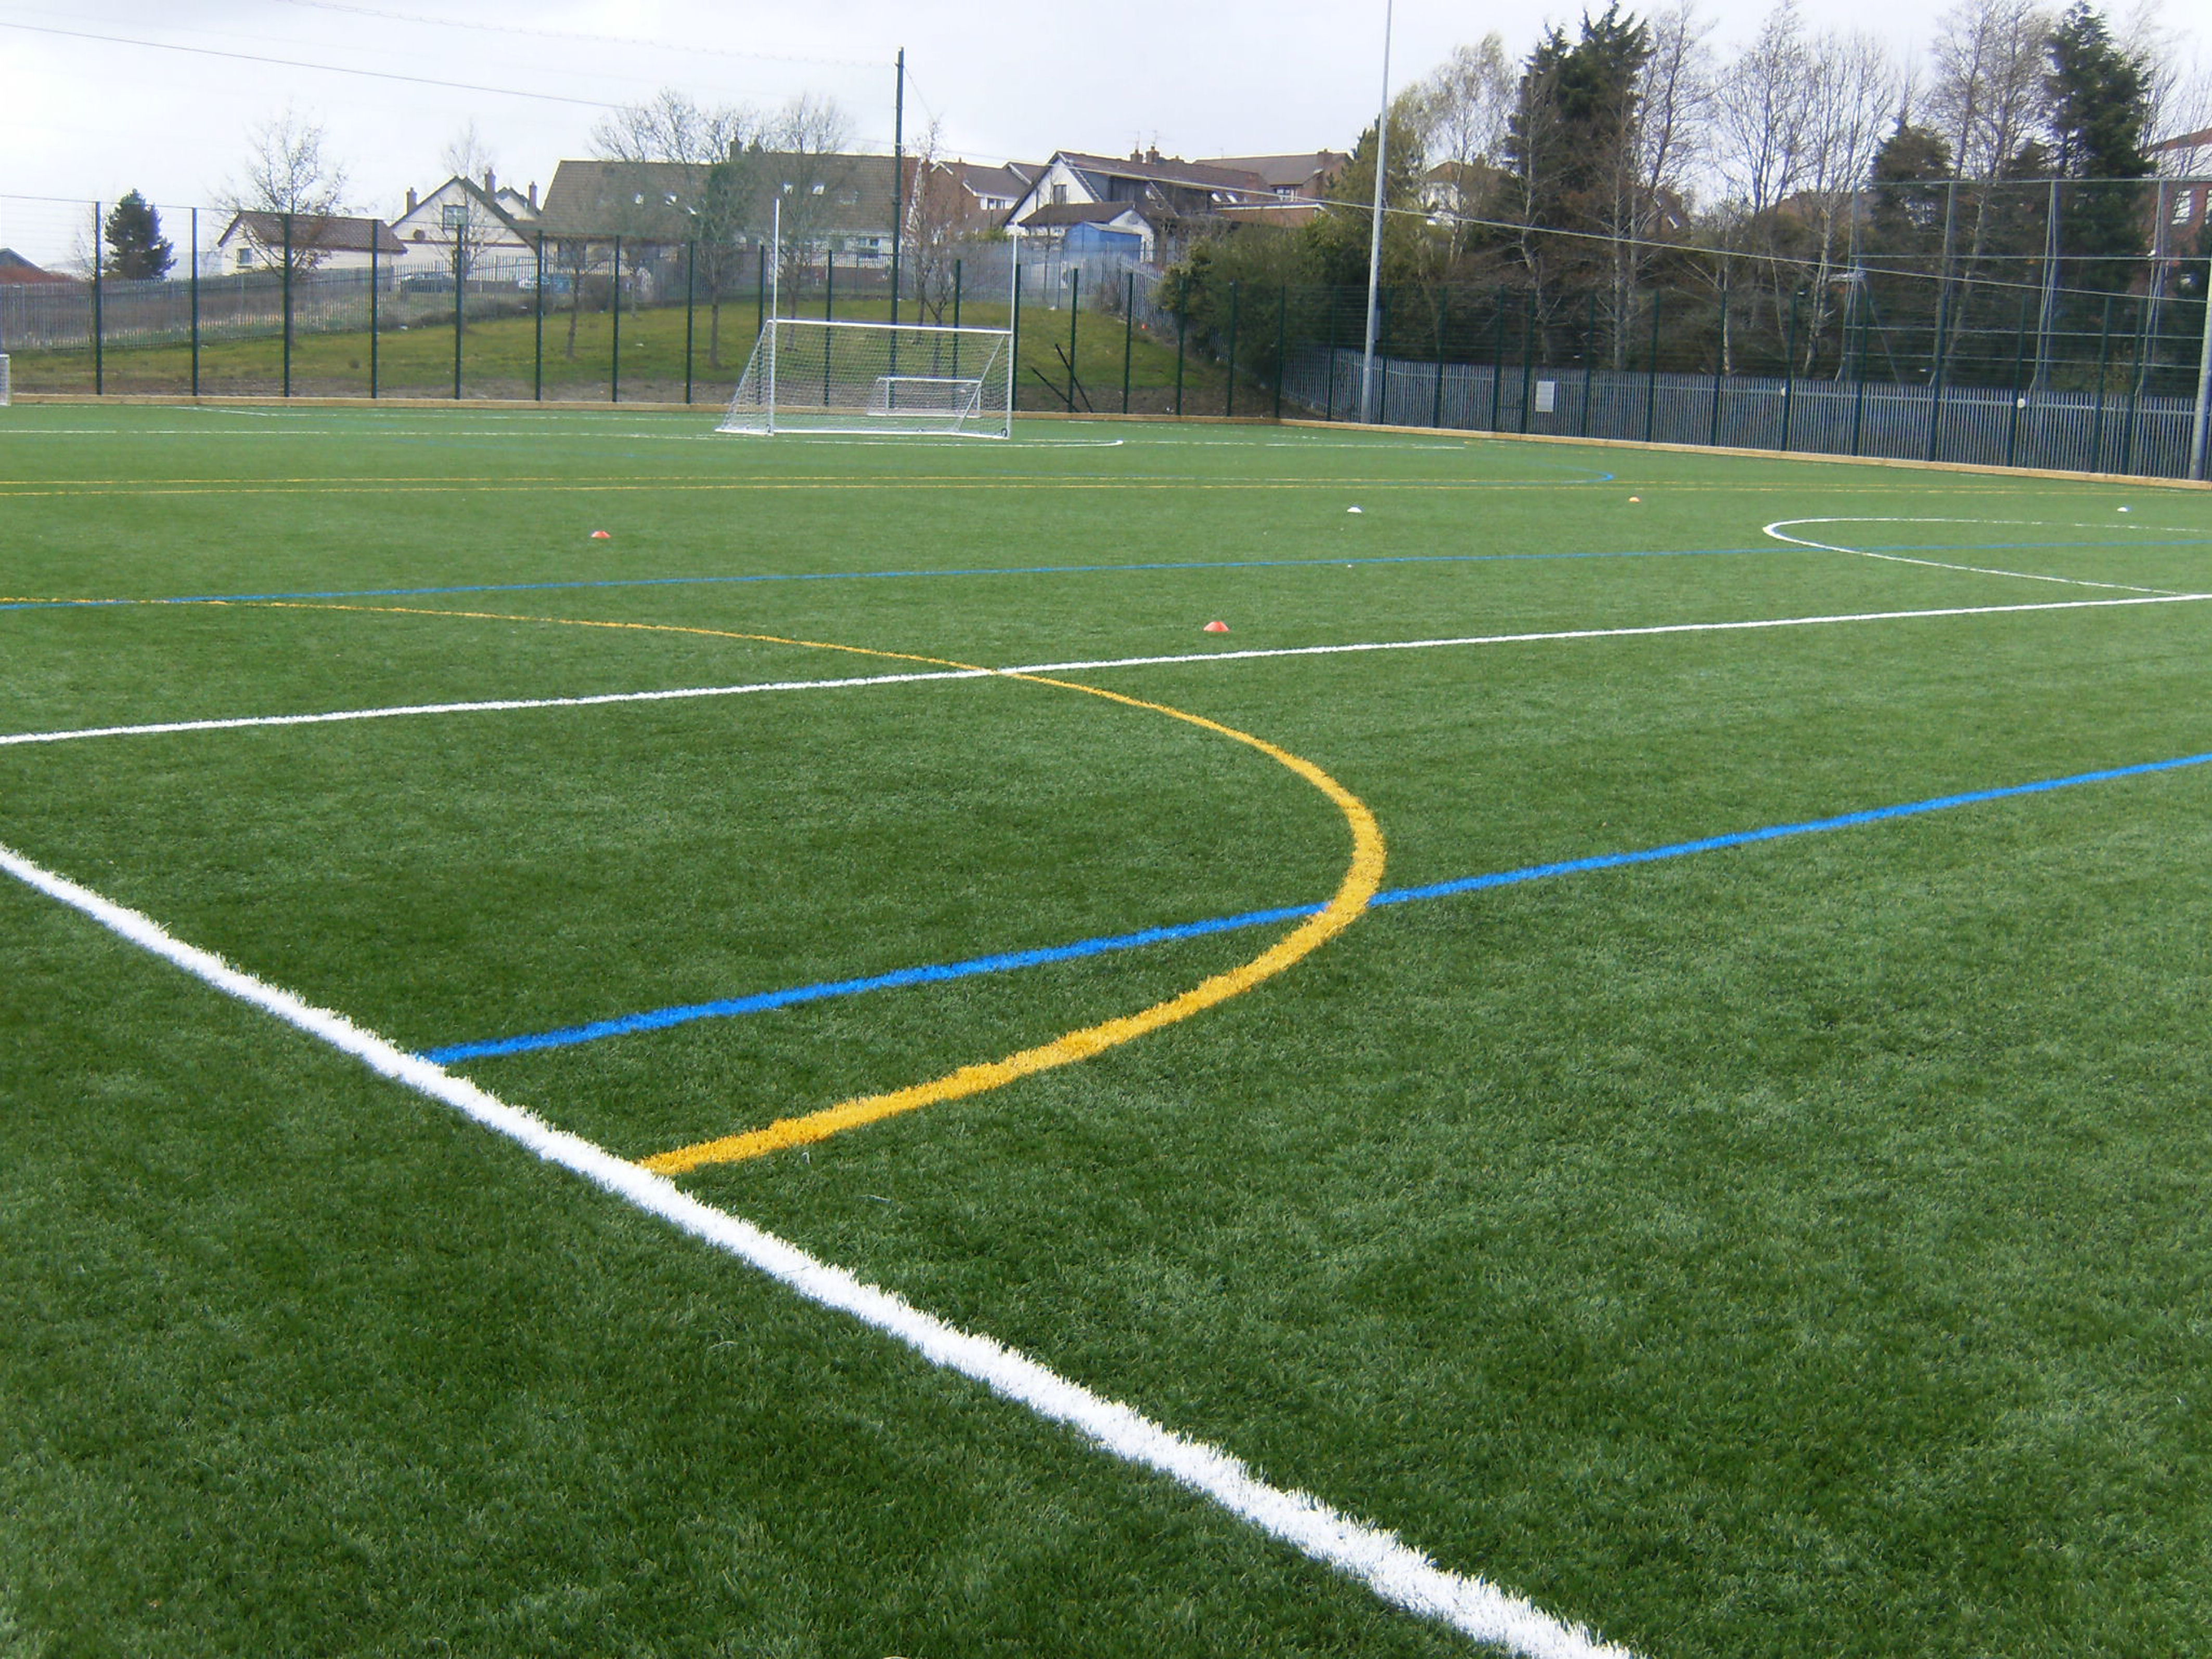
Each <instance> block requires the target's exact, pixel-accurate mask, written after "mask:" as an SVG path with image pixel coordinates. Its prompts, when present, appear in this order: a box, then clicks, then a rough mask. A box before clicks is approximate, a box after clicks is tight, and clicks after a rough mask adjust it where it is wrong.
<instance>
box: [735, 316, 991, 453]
mask: <svg viewBox="0 0 2212 1659" xmlns="http://www.w3.org/2000/svg"><path fill="white" fill-rule="evenodd" d="M1012 347H1013V336H1012V332H1011V331H1009V330H1006V329H1003V328H939V327H932V326H928V325H920V324H908V323H901V324H898V325H892V324H890V323H833V322H824V321H821V320H818V319H808V318H801V317H771V318H770V319H769V321H768V325H767V327H765V328H764V329H763V330H762V331H761V337H760V339H759V341H758V342H757V343H756V344H755V345H754V347H753V355H752V361H751V362H749V363H747V364H746V365H745V373H744V379H743V380H739V381H738V394H737V396H736V397H734V398H731V399H730V410H729V413H728V414H727V415H726V416H723V419H722V424H721V425H720V427H719V428H716V429H717V430H718V431H721V432H757V433H775V432H844V433H857V432H865V433H879V432H906V433H914V434H917V435H937V436H950V437H963V438H1004V437H1006V436H1007V435H1009V433H1010V431H1011V429H1012V418H1011V417H1012V405H1013V385H1014V375H1013V350H1012Z"/></svg>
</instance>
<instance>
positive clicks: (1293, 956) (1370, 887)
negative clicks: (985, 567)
mask: <svg viewBox="0 0 2212 1659" xmlns="http://www.w3.org/2000/svg"><path fill="white" fill-rule="evenodd" d="M245 603H246V605H252V606H254V607H256V608H260V609H267V610H277V611H368V612H374V613H377V614H380V615H386V616H422V617H465V618H468V619H471V620H474V621H480V622H537V623H548V624H550V625H553V626H557V627H565V628H611V629H632V630H635V631H637V632H641V633H648V634H696V635H705V636H707V637H708V638H710V639H728V640H744V641H750V642H755V643H762V644H769V645H793V646H803V647H808V648H810V649H812V650H817V651H842V652H846V653H850V654H852V655H854V656H860V657H882V658H888V659H891V660H893V661H896V662H918V663H927V664H929V665H932V666H933V667H939V668H959V669H967V670H970V671H975V670H977V669H979V667H980V665H978V664H975V663H966V662H959V661H956V660H955V659H952V658H950V657H927V656H921V655H919V654H917V653H914V652H909V651H884V650H881V649H879V648H877V647H872V646H861V645H840V644H836V643H833V642H831V641H824V640H799V639H792V638H789V637H787V636H785V635H779V634H744V633H738V632H734V631H732V630H730V629H719V628H695V627H688V626H682V625H678V624H676V623H633V622H603V621H597V620H593V619H590V618H586V617H527V616H512V615H504V614H501V613H498V612H494V611H432V610H427V609H423V608H421V607H417V606H415V605H333V604H330V603H327V602H302V601H299V600H286V599H255V600H248V601H246V602H245ZM981 671H982V672H985V673H988V674H991V675H993V676H994V678H1000V679H1010V680H1027V681H1029V682H1030V683H1032V684H1037V685H1049V686H1054V687H1055V688H1057V689H1059V690H1063V691H1079V692H1082V693H1083V694H1085V696H1093V697H1103V698H1104V699H1105V700H1106V701H1107V702H1118V703H1120V704H1121V705H1123V706H1124V707H1125V708H1141V709H1145V710H1147V711H1148V712H1150V713H1152V714H1165V715H1167V716H1168V717H1169V718H1170V719H1171V720H1182V721H1183V722H1184V723H1185V724H1187V725H1190V726H1197V727H1199V728H1200V730H1201V731H1206V732H1214V733H1215V734H1217V735H1218V736H1220V737H1225V738H1231V739H1233V740H1234V741H1236V742H1237V743H1241V744H1244V745H1245V746H1246V747H1247V748H1249V749H1255V750H1258V751H1259V752H1260V753H1261V754H1263V755H1265V756H1267V758H1268V759H1270V760H1272V761H1274V762H1275V763H1277V764H1279V765H1281V766H1284V767H1287V768H1288V769H1290V770H1291V771H1292V772H1294V773H1296V774H1297V775H1298V776H1299V777H1301V778H1303V779H1304V780H1305V781H1307V782H1308V783H1310V784H1311V785H1312V786H1313V787H1315V788H1316V789H1318V790H1319V791H1321V793H1322V794H1324V795H1326V796H1327V797H1328V799H1329V800H1330V802H1331V803H1332V804H1334V805H1335V807H1336V809H1337V811H1340V812H1341V813H1342V814H1343V815H1344V821H1345V823H1346V827H1347V828H1348V829H1350V831H1351V835H1352V860H1351V862H1350V864H1349V865H1348V866H1346V870H1345V872H1344V878H1343V880H1342V881H1340V883H1338V884H1337V889H1336V891H1335V893H1334V894H1333V895H1332V896H1330V898H1329V901H1328V903H1327V904H1326V905H1324V906H1323V907H1322V909H1321V910H1320V911H1319V912H1318V913H1317V914H1316V915H1312V916H1310V917H1308V918H1307V919H1306V920H1305V921H1303V922H1301V923H1299V924H1298V926H1297V927H1295V928H1293V929H1292V930H1291V932H1290V933H1285V935H1284V936H1283V937H1282V938H1281V939H1278V940H1276V941H1275V943H1274V944H1273V945H1269V946H1268V947H1267V949H1266V950H1265V951H1261V953H1260V954H1259V955H1258V956H1256V957H1253V958H1252V959H1251V960H1250V961H1249V962H1247V963H1243V965H1242V966H1241V967H1237V968H1232V969H1229V970H1228V971H1227V972H1226V973H1220V974H1216V975H1212V977H1211V978H1208V979H1205V980H1201V981H1200V982H1199V983H1197V984H1196V985H1194V986H1192V987H1190V988H1189V989H1188V990H1187V991H1184V992H1182V993H1181V994H1177V995H1176V996H1172V997H1170V998H1168V999H1167V1000H1165V1001H1163V1002H1156V1003H1154V1004H1153V1005H1152V1006H1151V1007H1149V1008H1145V1009H1140V1010H1139V1012H1136V1013H1133V1014H1124V1015H1121V1016H1120V1017H1119V1018H1114V1019H1109V1020H1104V1021H1102V1022H1101V1023H1099V1024H1096V1025H1086V1026H1084V1027H1083V1028H1081V1029H1080V1030H1073V1031H1070V1032H1067V1033H1066V1035H1065V1036H1058V1037H1055V1038H1054V1039H1053V1040H1052V1041H1051V1042H1047V1043H1042V1044H1040V1045H1039V1046H1037V1047H1036V1048H1024V1049H1022V1050H1021V1051H1020V1052H1018V1053H1017V1054H1008V1055H1007V1056H1006V1058H1005V1059H1004V1060H994V1061H991V1062H990V1063H989V1064H987V1065H976V1066H961V1067H960V1068H959V1069H958V1070H957V1071H954V1072H949V1073H945V1075H944V1076H943V1077H939V1078H935V1079H931V1080H930V1081H928V1082H927V1083H917V1084H914V1085H910V1086H909V1087H907V1088H904V1089H895V1090H892V1091H890V1092H888V1093H884V1094H873V1095H860V1096H856V1097H854V1098H853V1099H850V1100H847V1101H842V1102H840V1103H838V1104H836V1105H835V1106H830V1107H827V1108H825V1109H823V1110H821V1111H818V1112H811V1113H808V1114H807V1115H805V1116H803V1117H791V1118H780V1119H778V1120H777V1121H775V1122H774V1123H771V1124H769V1126H768V1127H766V1128H764V1129H755V1130H752V1131H750V1132H749V1133H744V1134H737V1135H725V1136H722V1137H720V1139H714V1140H702V1141H699V1142H697V1143H696V1144H694V1145H692V1146H678V1147H675V1148H673V1149H671V1151H668V1152H660V1153H657V1154H655V1155H654V1156H653V1157H651V1158H641V1159H640V1160H638V1161H639V1163H640V1164H642V1165H643V1167H645V1168H646V1169H648V1170H654V1171H656V1172H658V1173H659V1174H661V1175H668V1176H673V1175H682V1174H684V1173H685V1172H687V1171H689V1170H696V1169H701V1168H703V1167H704V1166H706V1165H708V1164H733V1163H738V1162H741V1161H743V1160H744V1159H746V1158H760V1157H763V1156H764V1155H765V1154H767V1153H769V1152H781V1151H783V1150H785V1149H787V1148H789V1147H793V1146H807V1145H810V1144H811V1143H812V1142H814V1141H817V1140H826V1139H829V1137H830V1136H831V1135H835V1134H842V1133H844V1131H846V1130H848V1129H857V1128H860V1127H862V1126H863V1125H866V1124H870V1123H878V1122H881V1121H883V1120H884V1119H885V1118H887V1117H896V1116H897V1115H900V1114H902V1113H904V1112H911V1111H916V1110H919V1109H921V1108H922V1107H924V1106H934V1105H938V1104H940V1103H943V1102H945V1101H948V1100H963V1099H965V1098H967V1097H969V1096H970V1095H979V1094H984V1093H987V1092H988V1091H991V1090H993V1089H998V1088H1002V1087H1004V1086H1005V1085H1006V1084H1009V1083H1012V1082H1014V1081H1015V1080H1017V1079H1020V1078H1025V1077H1030V1076H1032V1075H1034V1074H1035V1073H1038V1072H1048V1071H1051V1070H1054V1068H1056V1067H1058V1066H1073V1065H1074V1064H1076V1063H1077V1062H1078V1061H1079V1060H1089V1059H1091V1057H1092V1056H1093V1055H1096V1054H1103V1053H1105V1052H1106V1051H1107V1050H1108V1049H1109V1048H1119V1047H1120V1046H1121V1044H1122V1043H1125V1042H1133V1041H1134V1040H1135V1039H1136V1038H1138V1037H1140V1036H1146V1034H1148V1033H1150V1032H1152V1031H1157V1030H1160V1029H1161V1028H1162V1027H1164V1026H1168V1025H1173V1024H1176V1023H1177V1022H1178V1021H1181V1020H1186V1019H1188V1018H1190V1017H1191V1016H1192V1015H1194V1014H1197V1013H1202V1012H1205V1011H1206V1009H1208V1008H1212V1007H1214V1006H1217V1005H1218V1004H1220V1003H1224V1002H1226V1001H1228V1000H1230V999H1231V997H1235V996H1241V995H1243V994H1244V993H1245V992H1247V991H1249V990H1250V989H1251V988H1252V987H1254V986H1255V985H1259V984H1261V983H1262V982H1263V981H1267V980H1270V979H1273V977H1274V976H1275V975H1278V974H1279V973H1281V972H1282V971H1283V970H1284V969H1286V968H1289V967H1290V966H1291V965H1292V964H1293V963H1297V962H1298V961H1300V960H1301V959H1303V958H1304V957H1308V956H1310V955H1312V954H1313V952H1314V951H1317V950H1319V949H1320V948H1321V947H1322V945H1326V944H1327V943H1328V941H1329V940H1330V939H1334V938H1335V937H1336V936H1337V935H1338V934H1339V933H1342V932H1343V931H1344V930H1345V929H1346V928H1347V927H1351V926H1352V923H1353V922H1355V921H1358V919H1359V917H1360V916H1361V915H1363V914H1364V912H1365V910H1366V908H1367V905H1368V901H1370V899H1372V898H1373V897H1374V896H1375V895H1376V892H1377V891H1378V890H1380V889H1381V887H1382V885H1383V863H1384V860H1385V859H1386V858H1387V856H1388V848H1387V847H1386V846H1385V843H1384V842H1383V828H1382V826H1381V825H1380V824H1379V823H1376V819H1375V814H1374V813H1373V812H1372V811H1370V809H1369V808H1368V805H1367V804H1366V803H1365V802H1364V801H1363V800H1361V799H1359V797H1358V796H1357V795H1355V794H1353V793H1352V792H1351V791H1350V790H1349V789H1347V788H1346V787H1344V786H1343V785H1342V784H1340V783H1339V782H1338V781H1336V780H1335V779H1334V778H1333V777H1331V776H1330V775H1328V773H1327V772H1325V771H1323V770H1322V769H1321V768H1320V767H1318V766H1316V765H1315V764H1314V763H1312V762H1311V761H1310V760H1307V759H1305V758H1304V757H1301V756H1297V755H1294V754H1292V753H1291V751H1290V750H1287V749H1284V748H1281V747H1279V746H1278V745H1277V744H1272V743H1269V742H1268V741H1267V739H1266V738H1260V737H1255V736H1254V735H1253V734H1252V733H1251V732H1243V731H1239V730H1238V729H1237V727H1235V726H1225V725H1223V724H1222V723H1221V722H1220V721H1219V720H1208V719H1207V718H1206V716H1205V715H1203V714H1191V713H1190V712H1189V711H1188V710H1187V709H1182V708H1170V706H1169V705H1168V704H1166V703H1164V702H1146V700H1145V699H1144V698H1142V697H1132V696H1127V695H1126V694H1124V693H1122V692H1120V691H1109V690H1106V689H1105V688H1104V687H1103V686H1097V685H1085V684H1082V683H1080V682H1079V681H1076V680H1063V679H1056V678H1052V677H1051V676H1049V675H1044V674H1018V673H1011V672H1008V671H1005V670H1003V669H981Z"/></svg>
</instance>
